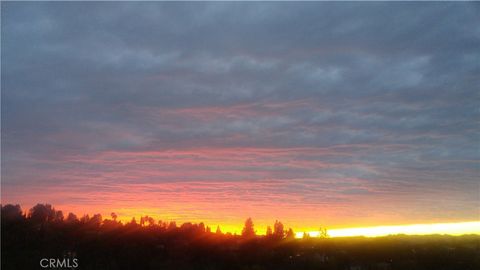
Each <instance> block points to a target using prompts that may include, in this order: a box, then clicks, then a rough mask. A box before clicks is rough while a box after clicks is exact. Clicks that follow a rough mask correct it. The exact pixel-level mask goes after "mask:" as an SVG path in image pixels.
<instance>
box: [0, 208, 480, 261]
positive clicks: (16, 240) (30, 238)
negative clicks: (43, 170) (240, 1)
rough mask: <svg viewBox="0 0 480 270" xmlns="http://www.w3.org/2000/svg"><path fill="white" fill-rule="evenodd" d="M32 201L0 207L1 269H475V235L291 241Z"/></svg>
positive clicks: (479, 250) (479, 239)
mask: <svg viewBox="0 0 480 270" xmlns="http://www.w3.org/2000/svg"><path fill="white" fill-rule="evenodd" d="M36 207H37V208H35V207H34V208H32V209H31V210H30V212H29V213H28V214H22V211H21V210H20V207H19V206H13V205H5V206H3V207H2V221H1V222H2V223H1V225H2V227H1V232H2V235H1V237H2V240H1V248H2V249H1V259H2V261H1V269H3V270H21V269H101V270H103V269H179V270H181V269H206V270H207V269H212V270H214V269H252V270H253V269H258V270H260V269H402V270H408V269H412V270H414V269H432V270H433V269H435V270H440V269H458V270H468V269H472V270H473V269H480V236H478V235H466V236H458V237H453V236H440V235H432V236H401V235H400V236H389V237H381V238H335V239H333V238H304V239H294V238H292V235H291V233H290V234H289V233H286V232H285V231H283V225H282V227H279V226H277V224H276V225H275V228H274V230H273V232H272V234H270V235H269V236H255V235H253V234H249V233H248V228H247V229H244V234H243V235H241V236H236V235H230V234H223V233H221V232H220V231H217V232H211V231H210V229H209V228H208V227H205V226H204V225H203V224H201V223H200V224H191V223H185V224H183V225H181V226H177V225H176V224H175V223H168V224H167V223H163V222H161V221H160V222H155V221H153V219H151V218H149V217H144V218H142V219H141V220H140V222H139V223H137V222H136V221H132V222H129V223H127V224H121V223H120V222H117V221H116V215H115V214H114V213H112V219H111V220H109V219H105V220H103V219H102V217H101V216H100V215H95V216H93V217H91V218H90V217H87V216H85V217H83V218H81V219H77V218H76V217H75V216H74V215H69V216H68V217H67V218H65V219H64V217H63V214H62V213H61V212H60V211H55V210H54V209H53V208H52V207H51V206H49V205H37V206H36ZM246 225H248V224H246ZM251 225H253V224H251ZM279 228H280V229H281V230H280V229H279ZM251 229H253V226H252V228H251ZM253 232H254V231H253ZM42 259H53V260H54V263H55V264H54V265H49V261H48V260H44V261H42ZM41 262H42V263H43V265H44V266H45V265H46V266H56V268H53V267H50V268H42V267H41V265H40V264H41ZM65 266H70V267H65ZM74 266H76V267H74Z"/></svg>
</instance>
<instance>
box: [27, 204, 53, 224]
mask: <svg viewBox="0 0 480 270" xmlns="http://www.w3.org/2000/svg"><path fill="white" fill-rule="evenodd" d="M29 216H30V219H31V220H32V221H33V222H34V223H42V224H43V223H45V222H47V221H53V220H54V219H55V209H53V208H52V206H51V205H50V204H40V203H39V204H37V205H35V206H34V207H33V208H32V209H30V214H29Z"/></svg>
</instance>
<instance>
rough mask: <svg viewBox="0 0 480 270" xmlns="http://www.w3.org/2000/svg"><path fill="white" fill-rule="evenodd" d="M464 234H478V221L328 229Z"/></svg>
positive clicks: (337, 233)
mask: <svg viewBox="0 0 480 270" xmlns="http://www.w3.org/2000/svg"><path fill="white" fill-rule="evenodd" d="M303 234H304V233H303V232H297V233H296V237H297V238H301V237H303ZM308 234H309V236H311V237H317V236H318V235H319V232H318V231H309V232H308ZM397 234H405V235H432V234H447V235H465V234H480V221H467V222H455V223H432V224H409V225H395V226H374V227H363V228H344V229H332V230H328V235H329V237H349V236H365V237H378V236H387V235H397Z"/></svg>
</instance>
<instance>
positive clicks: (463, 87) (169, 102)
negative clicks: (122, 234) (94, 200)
mask: <svg viewBox="0 0 480 270" xmlns="http://www.w3.org/2000/svg"><path fill="white" fill-rule="evenodd" d="M478 13H479V5H477V4H476V3H389V4H386V3H146V2H144V3H80V2H74V3H53V2H50V3H30V2H29V3H19V2H18V3H2V131H3V132H2V149H3V150H2V151H3V153H2V162H3V164H4V165H3V168H4V170H2V174H3V175H2V181H3V183H4V185H6V186H7V187H8V185H12V186H16V185H20V186H21V185H26V184H34V183H36V182H38V181H39V179H42V181H46V180H45V179H44V178H48V177H50V176H51V175H52V174H53V172H52V171H71V170H77V171H83V172H84V176H85V177H87V175H95V174H96V173H100V172H105V171H107V170H109V169H108V168H106V167H105V166H101V165H94V164H88V163H81V164H80V165H78V164H77V163H72V164H67V165H65V164H63V163H61V164H58V163H55V162H54V161H58V160H65V159H66V160H68V159H69V158H70V157H71V156H78V155H80V156H90V157H95V156H97V155H99V153H102V152H106V151H107V152H108V151H113V152H142V151H164V150H169V149H170V150H171V149H197V148H211V149H216V148H220V149H222V148H227V149H230V148H235V149H243V148H260V149H330V148H331V149H333V150H331V151H329V152H328V153H327V152H325V153H324V152H322V154H319V155H306V156H305V155H303V154H302V152H299V153H296V152H295V151H294V150H292V151H291V153H292V154H291V155H290V156H288V157H286V158H285V160H276V159H275V158H274V156H268V157H264V159H260V160H262V161H265V162H266V161H268V160H270V161H271V163H272V164H273V165H272V164H271V167H268V166H265V167H262V168H258V167H255V166H254V167H251V166H250V165H248V164H240V165H239V166H240V167H242V168H236V169H235V170H240V171H244V172H245V171H247V172H248V171H255V170H260V171H264V172H263V173H265V174H262V173H259V174H258V175H253V176H251V178H249V179H254V180H258V179H260V180H261V179H264V178H268V177H271V178H276V179H285V181H294V180H295V179H303V178H308V179H337V180H338V181H340V179H342V178H350V177H354V178H359V179H363V180H365V181H366V183H365V186H366V187H365V186H364V187H358V186H354V187H352V188H349V189H342V190H341V191H339V192H338V196H341V195H342V194H349V195H355V196H357V195H358V196H362V195H366V194H370V193H371V192H374V193H375V192H378V193H382V194H383V193H384V194H393V195H398V196H400V197H401V198H403V197H402V196H403V195H402V194H403V192H404V191H408V192H411V194H412V195H411V196H412V197H415V196H421V195H422V194H423V193H424V192H429V190H430V191H432V190H434V191H438V193H437V192H432V193H433V194H434V195H432V197H431V200H432V201H433V200H435V198H436V197H435V196H440V195H439V194H442V196H446V195H445V194H446V193H447V192H448V191H449V190H452V189H454V190H459V192H458V193H455V194H453V195H449V196H450V197H449V198H450V199H451V200H452V201H455V200H457V201H458V200H460V199H461V200H465V201H468V202H470V203H472V202H473V204H474V202H477V203H478V200H479V198H478V182H477V181H478V180H476V179H477V178H478V176H479V175H478V159H479V156H480V155H479V147H478V145H479V144H478V143H479V142H478V138H479V135H480V134H479V131H480V130H479V123H478V119H480V110H479V109H478V108H479V107H478V106H479V93H480V92H479V91H478V85H480V79H479V78H480V76H478V75H479V73H480V65H479V63H480V52H479V50H478V48H479V47H480V30H479V28H478V25H479V24H480V19H479V18H480V17H479V16H478ZM338 146H340V147H341V148H338ZM289 160H297V161H298V160H299V161H298V162H299V164H296V163H295V162H293V164H287V163H288V162H287V161H289ZM49 161H52V162H49ZM300 161H302V162H310V161H317V162H321V163H323V164H328V168H325V167H322V168H320V167H318V164H316V165H310V166H308V165H305V164H304V163H301V162H300ZM300 163H301V164H300ZM229 166H233V165H229ZM149 169H150V170H152V168H149ZM164 169H165V170H166V171H168V170H169V169H168V168H164ZM153 170H154V168H153ZM205 170H207V171H208V170H210V171H211V174H210V175H208V174H207V175H206V176H205V175H204V177H205V179H206V180H208V179H209V177H210V178H212V179H213V178H215V179H217V178H219V177H226V178H228V176H226V175H228V174H221V173H218V172H216V171H215V169H214V168H213V167H208V168H205ZM34 171H35V172H40V173H34ZM43 171H45V174H44V175H43V176H42V174H41V172H43ZM277 171H278V172H277ZM29 172H31V173H29ZM39 175H40V176H39ZM239 175H241V177H239V178H238V179H237V178H235V177H232V179H236V180H242V179H246V178H248V177H246V176H244V175H243V174H239ZM265 175H267V176H265ZM177 176H178V175H176V177H177ZM67 178H68V176H62V177H60V178H59V180H58V181H60V182H61V181H68V179H67ZM134 178H135V177H134ZM187 178H188V177H187ZM135 179H137V178H135ZM142 179H144V180H145V179H151V178H148V177H147V176H144V178H142ZM158 179H159V178H158V177H157V178H155V177H153V178H152V179H151V180H150V181H163V180H158ZM177 179H178V178H177ZM228 179H230V178H228ZM228 179H226V180H228ZM172 180H174V179H172ZM50 181H52V182H54V179H51V180H50ZM137 181H140V180H138V179H137ZM318 181H319V182H320V183H322V181H323V180H318ZM309 187H311V185H309ZM367 187H368V188H371V189H372V190H370V191H368V190H367V189H366V188H367ZM309 190H310V191H311V190H312V189H311V188H310V189H309ZM285 192H286V193H288V192H291V193H300V192H305V193H308V191H305V190H303V189H301V188H299V186H293V187H292V188H291V189H290V190H289V191H288V192H287V191H285ZM311 193H312V194H305V198H311V197H315V194H316V193H315V192H313V191H311ZM447 197H448V196H447ZM410 199H411V198H410ZM308 200H310V199H308ZM312 200H315V199H312ZM456 206H457V205H456V204H455V203H452V206H451V208H455V207H456ZM477 206H478V205H477ZM473 213H475V210H473Z"/></svg>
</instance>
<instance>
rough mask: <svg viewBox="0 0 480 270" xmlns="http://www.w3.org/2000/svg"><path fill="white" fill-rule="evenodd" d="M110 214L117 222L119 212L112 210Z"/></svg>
mask: <svg viewBox="0 0 480 270" xmlns="http://www.w3.org/2000/svg"><path fill="white" fill-rule="evenodd" d="M110 216H111V217H112V219H113V221H115V222H116V221H117V217H118V216H117V214H115V212H112V213H111V214H110Z"/></svg>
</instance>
